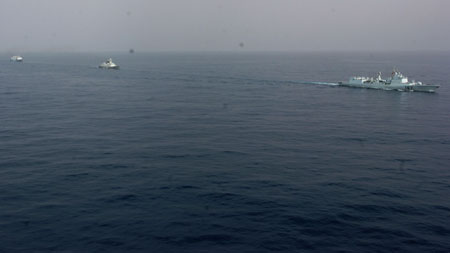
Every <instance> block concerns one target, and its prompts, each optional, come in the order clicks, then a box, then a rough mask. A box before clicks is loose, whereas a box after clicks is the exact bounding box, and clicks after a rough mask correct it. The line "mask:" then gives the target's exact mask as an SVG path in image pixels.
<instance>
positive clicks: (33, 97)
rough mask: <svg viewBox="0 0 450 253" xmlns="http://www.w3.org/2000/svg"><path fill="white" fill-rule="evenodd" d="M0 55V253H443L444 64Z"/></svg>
mask: <svg viewBox="0 0 450 253" xmlns="http://www.w3.org/2000/svg"><path fill="white" fill-rule="evenodd" d="M110 56H111V57H112V58H113V60H114V62H116V63H117V64H119V65H120V66H121V69H120V70H119V71H114V70H112V71H107V70H100V69H98V68H97V65H98V64H100V63H101V62H102V61H103V60H104V59H106V58H109V57H110ZM1 59H3V60H0V252H40V251H56V252H60V251H65V252H280V251H281V252H294V251H295V252H448V251H450V240H449V238H450V201H449V196H450V155H449V154H450V117H449V111H450V73H449V72H448V70H449V69H450V54H449V53H396V54H389V53H373V54H370V53H354V54H352V53H294V54H288V53H265V54H262V53H261V54H257V53H254V54H251V53H245V54H238V53H153V54H138V53H135V54H113V55H106V54H103V55H102V54H49V55H45V54H29V55H24V62H23V63H11V62H9V61H8V59H9V56H8V55H2V57H1ZM392 67H397V68H399V70H401V71H402V72H404V74H406V75H408V76H410V78H412V79H416V80H418V81H422V82H424V83H432V84H439V85H441V88H440V89H438V91H437V93H435V94H428V93H417V92H411V93H410V92H397V91H380V90H366V89H354V88H346V87H336V86H335V85H333V84H335V83H336V82H338V81H343V80H346V79H347V78H348V77H349V76H351V75H374V74H375V73H376V72H378V71H383V73H384V75H387V74H388V73H390V71H391V70H392Z"/></svg>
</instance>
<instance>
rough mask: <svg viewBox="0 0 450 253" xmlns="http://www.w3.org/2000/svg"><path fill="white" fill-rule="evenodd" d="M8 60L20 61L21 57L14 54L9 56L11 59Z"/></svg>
mask: <svg viewBox="0 0 450 253" xmlns="http://www.w3.org/2000/svg"><path fill="white" fill-rule="evenodd" d="M9 61H15V62H22V61H23V57H22V56H19V55H14V56H13V57H11V59H9Z"/></svg>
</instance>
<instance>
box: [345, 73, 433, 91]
mask: <svg viewBox="0 0 450 253" xmlns="http://www.w3.org/2000/svg"><path fill="white" fill-rule="evenodd" d="M339 85H341V86H348V87H356V88H368V89H381V90H398V91H423V92H435V91H436V89H437V88H439V85H429V84H423V83H422V82H416V81H414V80H413V81H408V77H406V76H404V75H402V73H400V72H399V71H398V70H396V69H394V71H392V75H391V77H390V78H388V79H387V80H384V79H382V78H381V72H379V73H378V76H377V77H375V78H373V77H362V76H354V77H350V79H349V80H348V82H339Z"/></svg>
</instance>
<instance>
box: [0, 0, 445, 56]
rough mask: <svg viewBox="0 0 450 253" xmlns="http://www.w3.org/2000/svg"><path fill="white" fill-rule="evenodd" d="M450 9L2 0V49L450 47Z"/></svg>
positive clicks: (286, 0) (423, 4)
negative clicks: (241, 44) (242, 44)
mask: <svg viewBox="0 0 450 253" xmlns="http://www.w3.org/2000/svg"><path fill="white" fill-rule="evenodd" d="M449 10H450V1H448V0H76V1H74V0H70V1H69V0H0V36H1V37H0V51H3V52H17V51H19V52H26V51H124V50H128V49H129V48H134V49H135V50H136V51H172V50H175V51H223V50H225V51H229V50H246V51H311V50H314V51H315V50H373V51H377V50H450V32H449V31H450V30H449V29H450V28H449V26H450V15H449V14H448V12H449ZM241 42H243V43H244V47H242V48H241V47H240V46H239V44H240V43H241Z"/></svg>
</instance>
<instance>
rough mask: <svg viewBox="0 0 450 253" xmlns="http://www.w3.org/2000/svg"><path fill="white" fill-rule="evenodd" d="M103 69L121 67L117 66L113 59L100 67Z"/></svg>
mask: <svg viewBox="0 0 450 253" xmlns="http://www.w3.org/2000/svg"><path fill="white" fill-rule="evenodd" d="M98 67H99V68H101V69H119V65H117V64H115V63H114V62H113V61H112V59H111V58H109V59H108V60H106V61H105V62H103V63H102V64H100V66H98Z"/></svg>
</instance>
